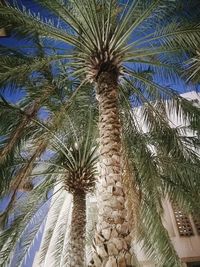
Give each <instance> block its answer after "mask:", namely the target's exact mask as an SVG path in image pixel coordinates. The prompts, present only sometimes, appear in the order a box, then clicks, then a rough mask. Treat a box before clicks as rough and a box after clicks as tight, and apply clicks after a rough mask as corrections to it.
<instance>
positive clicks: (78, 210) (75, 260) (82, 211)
mask: <svg viewBox="0 0 200 267" xmlns="http://www.w3.org/2000/svg"><path fill="white" fill-rule="evenodd" d="M85 228H86V195H85V193H84V192H83V191H76V192H75V193H74V194H73V210H72V222H71V233H70V255H69V256H70V267H77V266H78V267H84V266H85Z"/></svg>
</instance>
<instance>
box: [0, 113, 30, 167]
mask: <svg viewBox="0 0 200 267" xmlns="http://www.w3.org/2000/svg"><path fill="white" fill-rule="evenodd" d="M27 123H28V119H27V117H25V118H23V120H22V121H21V122H20V123H19V125H18V126H17V129H16V130H15V132H14V133H13V134H12V135H11V137H10V138H9V141H8V143H7V144H6V146H5V147H4V148H3V149H2V150H1V151H0V162H1V163H2V162H4V161H5V159H6V157H7V155H9V153H10V151H11V150H12V148H13V147H14V146H15V144H16V143H17V141H18V140H19V139H20V138H21V135H22V133H23V131H24V129H25V127H26V125H27Z"/></svg>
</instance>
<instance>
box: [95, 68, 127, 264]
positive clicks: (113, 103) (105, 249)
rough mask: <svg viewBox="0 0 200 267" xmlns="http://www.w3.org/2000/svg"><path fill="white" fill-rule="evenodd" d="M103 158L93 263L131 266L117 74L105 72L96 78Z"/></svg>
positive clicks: (101, 153)
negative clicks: (123, 183)
mask: <svg viewBox="0 0 200 267" xmlns="http://www.w3.org/2000/svg"><path fill="white" fill-rule="evenodd" d="M97 99H98V101H99V114H100V115H99V129H100V162H99V175H100V176H99V177H100V178H99V182H98V187H97V191H98V192H97V199H98V202H97V204H98V222H97V229H96V233H95V238H94V243H95V252H94V255H93V260H92V261H93V266H95V267H99V266H105V267H115V266H116V267H122V266H123V267H124V266H132V265H131V264H132V263H131V261H132V257H131V254H130V251H129V250H130V227H129V223H128V222H127V220H126V210H125V194H124V190H123V186H122V166H121V161H122V159H121V125H120V120H119V111H118V90H117V76H116V75H115V74H114V73H108V72H102V73H101V74H100V76H99V77H98V80H97Z"/></svg>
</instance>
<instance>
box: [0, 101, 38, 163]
mask: <svg viewBox="0 0 200 267" xmlns="http://www.w3.org/2000/svg"><path fill="white" fill-rule="evenodd" d="M40 102H41V99H38V100H36V101H34V102H33V103H31V104H30V105H29V107H28V108H27V110H26V111H25V113H24V117H23V119H22V121H21V122H20V123H19V124H18V126H17V128H16V130H15V131H14V132H13V133H12V134H11V136H10V138H9V140H8V143H7V144H6V146H5V147H4V148H3V149H2V150H1V151H0V163H2V162H4V161H5V160H6V157H7V156H8V155H9V153H10V152H11V151H12V149H13V147H14V146H15V145H16V143H17V141H18V140H19V139H21V137H22V135H23V133H24V131H25V128H26V126H27V125H29V123H30V122H31V118H34V117H35V115H36V114H37V112H38V110H39V108H40Z"/></svg>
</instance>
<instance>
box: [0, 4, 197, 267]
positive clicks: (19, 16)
mask: <svg viewBox="0 0 200 267" xmlns="http://www.w3.org/2000/svg"><path fill="white" fill-rule="evenodd" d="M37 2H38V3H39V4H40V5H43V6H44V7H45V8H47V9H48V10H49V11H51V12H52V13H54V14H55V19H56V18H59V20H60V21H62V23H60V24H56V22H54V21H51V22H47V20H44V19H43V16H42V15H41V16H40V17H39V16H37V17H36V16H35V15H34V14H31V13H30V12H26V11H25V10H24V9H23V10H22V9H20V7H12V6H7V7H1V8H0V13H1V15H0V19H1V25H2V27H5V28H6V29H8V30H10V31H11V32H12V33H13V34H14V35H16V36H19V37H21V38H22V37H23V38H24V39H28V40H29V39H30V38H31V37H32V35H34V34H35V33H37V34H39V36H42V37H43V38H44V37H45V38H46V39H47V40H50V39H54V40H57V44H56V45H57V46H59V44H60V43H61V42H62V47H61V48H59V47H58V48H57V47H56V45H55V47H54V50H57V51H58V53H57V54H56V53H51V54H50V55H46V57H44V59H43V60H42V61H41V62H38V60H37V58H35V59H34V60H33V62H32V63H31V64H29V66H27V64H26V63H24V64H21V65H20V66H18V67H17V68H13V69H12V70H8V71H6V72H4V73H2V74H1V75H0V79H1V80H2V81H5V80H6V79H8V80H10V81H12V79H16V78H19V73H20V75H24V74H27V73H31V72H33V71H35V70H37V69H40V68H41V67H43V66H48V65H49V64H51V63H52V62H57V61H62V62H64V64H65V65H66V68H68V71H69V72H71V76H72V77H73V78H74V79H77V80H79V81H81V84H85V83H92V85H93V87H94V91H95V95H96V98H97V100H98V103H99V135H100V138H99V143H100V146H99V151H100V162H99V174H100V178H99V183H98V209H99V211H98V223H97V229H96V233H95V238H94V243H95V252H94V256H93V261H92V262H91V264H92V265H94V266H96V267H97V266H132V265H133V262H132V256H131V253H130V247H131V238H130V231H131V229H130V224H129V221H128V220H127V212H126V208H125V199H126V190H125V187H124V186H123V179H122V177H123V169H124V164H125V162H126V161H127V160H126V159H127V158H128V157H127V155H129V156H130V157H129V158H128V161H127V162H128V164H129V165H130V166H129V169H130V173H131V174H132V177H135V178H134V179H135V183H136V187H135V188H136V190H135V193H136V192H137V191H138V190H139V192H140V193H141V195H142V198H141V205H140V213H141V214H140V216H141V217H142V218H143V224H142V225H143V226H144V230H143V232H142V234H143V238H144V240H146V241H147V242H146V244H145V245H144V246H146V248H147V251H148V250H150V252H151V254H153V252H152V247H154V248H155V247H156V250H155V253H156V256H157V260H158V261H159V262H161V263H162V265H163V266H164V265H166V264H167V266H180V262H179V260H178V258H177V256H176V254H175V252H174V250H173V248H172V246H170V244H169V242H168V236H167V233H166V231H165V230H164V228H163V226H162V223H161V219H160V218H161V213H162V212H161V211H162V205H161V199H162V198H163V197H164V196H165V195H166V193H167V194H169V195H170V197H171V198H174V199H177V200H178V201H179V202H180V203H181V205H182V206H185V207H187V208H188V209H189V208H190V209H192V208H194V205H193V204H194V203H193V202H192V201H191V198H190V197H188V198H187V199H188V200H190V202H189V203H188V204H186V203H185V202H186V201H184V200H183V199H184V197H185V195H186V194H185V191H184V190H183V191H181V192H179V194H178V196H179V198H178V197H177V196H176V193H177V191H178V188H179V183H181V186H183V187H184V186H186V185H187V186H188V187H187V188H188V190H189V192H190V193H191V192H195V193H196V189H197V188H198V187H197V185H198V186H199V183H198V181H197V175H196V174H197V173H198V172H197V168H196V166H198V162H199V159H198V156H197V155H196V154H195V153H193V150H192V149H190V148H189V145H188V144H189V142H191V143H193V144H195V145H196V139H195V138H190V139H189V140H188V139H187V138H184V137H183V136H182V134H181V133H182V132H181V131H183V129H179V128H172V127H171V125H170V122H169V121H168V119H167V113H168V112H172V111H173V110H176V113H177V114H178V116H181V117H182V118H183V121H184V122H185V123H186V122H187V125H188V128H190V129H191V130H198V131H199V129H198V128H197V127H196V126H197V125H198V126H199V125H200V124H199V118H200V116H199V113H200V112H199V109H198V108H197V107H196V106H195V105H193V104H192V103H191V102H190V101H188V100H186V99H183V98H182V97H181V96H180V95H179V94H178V92H177V91H176V90H173V89H171V88H169V87H168V86H164V85H163V83H164V81H166V80H167V81H174V80H177V79H178V77H179V74H180V69H181V67H182V63H183V61H184V60H185V57H187V52H189V50H190V49H193V48H194V47H196V46H198V45H199V43H200V29H199V24H198V23H197V22H195V20H193V16H194V14H197V12H198V8H199V6H197V8H196V9H192V8H191V9H190V8H188V10H189V11H188V12H186V10H185V7H184V6H183V7H182V13H181V14H185V13H187V16H184V17H183V16H181V15H179V14H180V13H179V14H177V6H178V4H179V3H180V1H175V2H174V1H170V2H169V1H165V0H150V1H143V0H138V1H132V2H130V1H127V2H125V4H124V3H122V2H120V1H115V0H109V1H104V0H102V1H96V0H84V1H80V0H73V1H65V2H60V1H59V0H55V1H54V2H53V3H52V1H50V0H38V1H37ZM183 3H184V2H183ZM191 7H192V6H191ZM191 14H192V15H193V16H192V15H191ZM8 22H9V23H8ZM55 25H56V26H55ZM61 50H62V51H64V52H63V53H62V52H61ZM11 74H12V76H11ZM163 80H164V81H163ZM81 89H84V88H83V87H82V88H81ZM138 106H141V108H140V110H141V114H142V116H141V118H140V120H144V121H145V122H146V125H147V131H148V134H146V135H144V134H142V132H144V130H143V129H140V126H138V125H139V124H138V120H139V117H138V116H137V112H136V110H133V107H138ZM124 114H126V115H127V116H124ZM127 118H128V121H127ZM124 120H125V121H127V123H124ZM127 138H128V139H127ZM196 146H198V145H196ZM150 147H151V149H150ZM152 147H153V150H152ZM130 148H131V151H130ZM122 152H123V153H122ZM122 155H123V157H122ZM173 160H175V162H176V163H177V162H179V163H181V162H185V163H187V166H188V165H190V164H192V166H193V167H194V168H193V171H194V172H195V176H194V177H193V179H192V180H191V181H190V182H191V183H190V184H188V182H187V179H188V177H190V175H191V173H192V172H193V171H191V168H189V170H187V172H186V173H184V172H183V171H181V170H180V168H177V166H175V165H172V163H173ZM171 166H173V168H171ZM168 168H170V170H171V172H170V173H167V171H166V170H167V169H168ZM176 168H177V169H176ZM175 169H176V171H175ZM178 170H179V171H180V172H178ZM184 170H185V168H184ZM172 173H173V174H174V173H176V178H177V179H178V181H174V178H173V177H172ZM136 195H137V194H136ZM149 207H151V211H150V210H149ZM147 211H148V212H147ZM147 217H148V218H147ZM145 218H146V219H145ZM155 223H156V225H157V228H156V229H157V231H156V233H155V231H150V229H151V227H152V225H155ZM149 226H151V227H149ZM148 228H149V230H148ZM150 233H151V234H152V236H151V238H150V235H151V234H150ZM159 236H160V237H162V239H163V240H162V241H161V242H159V241H160V238H159ZM166 248H167V249H166ZM158 255H159V256H158Z"/></svg>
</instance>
